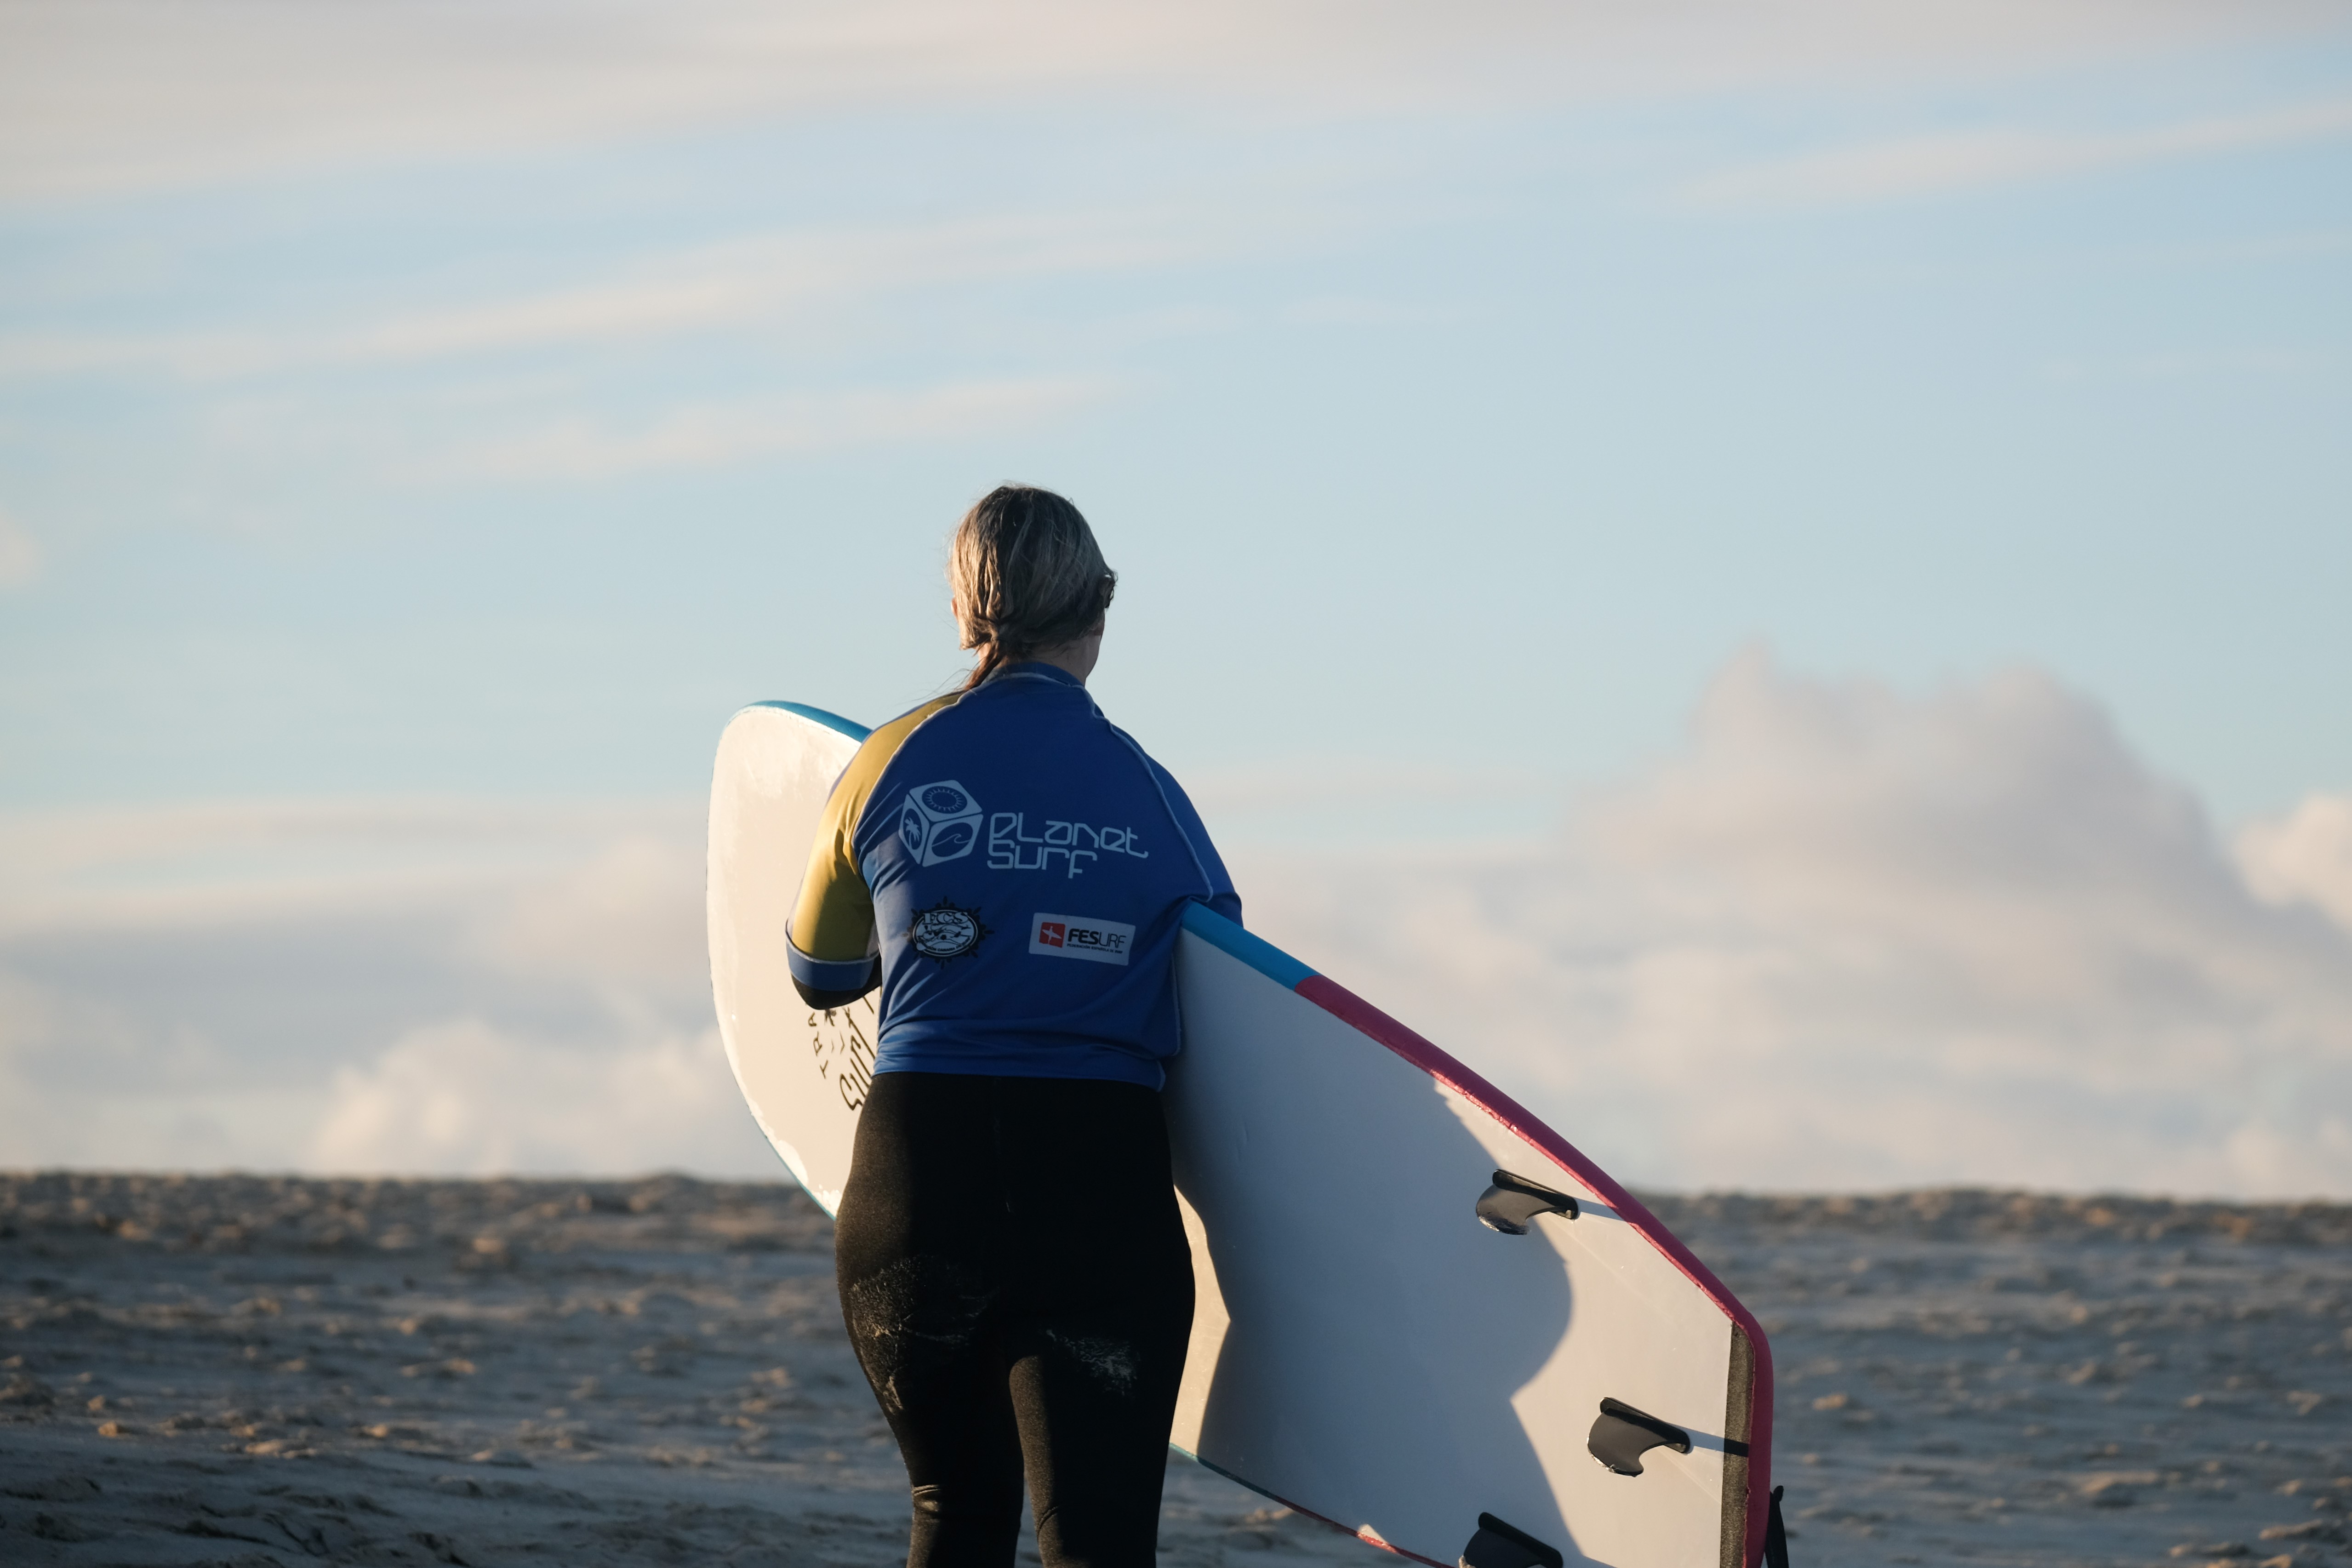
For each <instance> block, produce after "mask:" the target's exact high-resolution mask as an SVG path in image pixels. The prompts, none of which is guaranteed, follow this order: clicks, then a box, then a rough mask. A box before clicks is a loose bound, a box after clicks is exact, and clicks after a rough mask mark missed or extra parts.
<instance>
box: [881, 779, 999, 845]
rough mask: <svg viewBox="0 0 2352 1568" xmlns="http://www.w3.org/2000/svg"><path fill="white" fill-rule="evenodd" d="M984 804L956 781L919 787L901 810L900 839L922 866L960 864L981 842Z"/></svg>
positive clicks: (899, 822)
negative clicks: (943, 862) (982, 805)
mask: <svg viewBox="0 0 2352 1568" xmlns="http://www.w3.org/2000/svg"><path fill="white" fill-rule="evenodd" d="M980 819H981V809H980V802H979V801H977V800H973V799H972V798H971V790H969V789H965V788H964V787H963V786H962V785H961V784H959V783H957V782H956V781H955V780H954V779H940V781H939V782H938V783H936V784H918V785H916V786H915V787H914V788H913V789H909V790H908V791H907V799H906V800H905V802H904V803H903V804H902V805H900V806H899V808H898V837H899V838H900V839H901V840H903V841H905V842H906V845H907V852H908V854H910V855H913V856H914V857H915V863H916V864H918V865H938V864H939V863H940V862H942V861H960V860H961V859H963V857H964V856H966V855H968V854H970V853H971V852H972V850H973V848H974V846H976V845H977V844H978V843H979V842H980Z"/></svg>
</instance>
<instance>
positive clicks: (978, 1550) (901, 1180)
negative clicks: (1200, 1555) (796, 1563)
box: [834, 1072, 1192, 1568]
mask: <svg viewBox="0 0 2352 1568" xmlns="http://www.w3.org/2000/svg"><path fill="white" fill-rule="evenodd" d="M834 1251H835V1259H836V1260H837V1264H838V1270H839V1275H840V1281H841V1311H842V1317H843V1319H844V1321H845V1322H846V1323H847V1324H848V1327H849V1337H850V1343H852V1344H853V1345H855V1346H856V1351H857V1359H858V1361H859V1364H861V1365H863V1366H864V1367H865V1369H866V1381H867V1382H869V1383H871V1384H872V1385H874V1396H875V1398H876V1399H877V1400H878V1401H879V1402H880V1403H881V1406H882V1413H883V1415H884V1416H886V1417H887V1418H888V1420H889V1423H890V1430H891V1431H892V1432H893V1433H894V1434H895V1435H896V1436H897V1437H898V1449H899V1452H900V1453H901V1454H903V1455H904V1456H905V1457H906V1461H907V1477H908V1482H909V1483H910V1484H911V1485H912V1487H913V1489H914V1533H913V1538H912V1544H911V1547H910V1549H909V1552H908V1563H909V1564H910V1568H1010V1565H1011V1563H1012V1562H1013V1550H1014V1547H1015V1544H1016V1542H1017V1541H1018V1539H1019V1533H1020V1524H1021V1485H1022V1477H1023V1471H1024V1461H1025V1469H1026V1471H1027V1476H1028V1484H1029V1496H1030V1501H1031V1505H1032V1507H1033V1509H1034V1512H1035V1516H1036V1521H1037V1545H1038V1549H1039V1551H1040V1552H1041V1553H1042V1554H1043V1555H1044V1557H1045V1563H1046V1564H1047V1568H1151V1563H1152V1562H1153V1554H1154V1552H1155V1551H1156V1548H1157V1542H1158V1539H1159V1530H1160V1481H1161V1479H1162V1478H1163V1476H1164V1474H1165V1472H1166V1467H1167V1462H1168V1429H1169V1425H1170V1422H1171V1419H1172V1417H1173V1416H1174V1413H1175V1408H1176V1388H1177V1385H1178V1383H1179V1382H1180V1381H1181V1379H1182V1376H1183V1372H1184V1350H1185V1344H1186V1342H1187V1340H1188V1339H1189V1338H1190V1336H1191V1333H1192V1253H1191V1249H1190V1248H1189V1247H1188V1246H1187V1245H1186V1243H1185V1240H1184V1228H1183V1222H1182V1220H1181V1218H1179V1216H1178V1212H1177V1207H1176V1195H1175V1188H1174V1186H1173V1184H1172V1182H1171V1179H1170V1176H1169V1166H1168V1129H1167V1124H1166V1123H1165V1122H1164V1121H1163V1120H1162V1119H1161V1116H1160V1096H1159V1094H1158V1093H1157V1092H1154V1091H1152V1090H1150V1089H1145V1088H1141V1087H1139V1086H1138V1085H1135V1084H1131V1083H1111V1082H1097V1081H1093V1080H1074V1079H1059V1078H989V1077H978V1076H967V1075H964V1074H961V1073H939V1072H888V1073H884V1074H883V1075H882V1076H881V1077H879V1078H877V1079H876V1080H875V1081H874V1090H873V1092H872V1094H871V1095H870V1096H869V1097H868V1098H867V1100H866V1106H865V1110H864V1112H863V1113H862V1115H861V1117H860V1120H859V1122H858V1125H857V1145H856V1154H855V1155H854V1158H853V1160H852V1162H851V1166H850V1173H849V1186H848V1188H847V1190H846V1191H845V1192H844V1193H843V1194H842V1198H841V1214H840V1217H839V1224H838V1228H837V1229H836V1231H835V1238H834Z"/></svg>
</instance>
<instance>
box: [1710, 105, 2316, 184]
mask: <svg viewBox="0 0 2352 1568" xmlns="http://www.w3.org/2000/svg"><path fill="white" fill-rule="evenodd" d="M2347 134H2352V99H2329V100H2326V101H2325V102H2319V103H2310V104H2302V105H2298V106H2296V107H2294V108H2292V109H2282V110H2272V111H2270V112H2268V113H2263V114H2250V115H2241V116H2236V117H2233V118H2210V119H2201V120H2188V121H2184V122H2182V123H2180V124H2178V125H2168V126H2158V127H2156V128H2154V129H2152V130H2146V131H2126V132H2120V133H2095V132H2086V133H2075V134H2061V133H2053V132H2045V131H2020V130H2013V129H1994V130H1987V131H1965V132H1958V133H1954V134H1948V135H1938V136H1916V137H1906V138H1904V139H1901V140H1898V141H1879V142H1872V143H1867V144H1864V145H1862V146H1856V147H1841V148H1836V149H1833V150H1832V151H1830V152H1816V153H1811V154H1808V155H1807V156H1804V157H1801V158H1792V159H1788V160H1784V161H1781V162H1769V163H1759V164H1754V165H1750V166H1748V167H1747V168H1741V169H1732V170H1727V171H1725V172H1721V173H1717V174H1711V175H1708V176H1706V178H1704V179H1701V180H1698V181H1696V182H1694V183H1691V184H1689V185H1687V186H1685V188H1684V191H1683V195H1684V198H1685V200H1687V201H1690V202H1692V203H1694V204H1698V205H1702V206H1715V207H1811V206H1830V205H1839V204H1851V203H1865V202H1881V201H1888V200H1892V199H1895V198H1898V197H1904V196H1920V195H1930V194H1935V193H1941V192H1945V191H1952V190H1961V189H1967V188H1970V187H1977V186H1984V185H2005V184H2013V183H2020V182H2022V181H2028V180H2047V179H2055V178H2058V177H2061V176H2063V175H2068V174H2083V173H2089V172H2093V171H2095V170H2102V169H2113V168H2121V167H2126V166H2128V165H2131V164H2137V163H2152V162H2163V161H2168V160H2173V159H2179V158H2190V157H2200V156H2207V155H2210V154H2213V153H2220V152H2242V151H2246V150H2249V149H2252V148H2259V147H2276V146H2283V145H2287V144H2291V143H2294V142H2299V141H2320V140H2324V139H2328V138H2334V137H2340V136H2344V135H2347Z"/></svg>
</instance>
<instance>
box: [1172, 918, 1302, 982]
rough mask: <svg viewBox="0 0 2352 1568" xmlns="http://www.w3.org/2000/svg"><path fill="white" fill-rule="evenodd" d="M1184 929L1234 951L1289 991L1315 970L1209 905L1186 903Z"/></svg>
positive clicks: (1207, 941) (1212, 943)
mask: <svg viewBox="0 0 2352 1568" xmlns="http://www.w3.org/2000/svg"><path fill="white" fill-rule="evenodd" d="M1184 929H1185V930H1187V931H1190V932H1191V933H1192V935H1193V936H1198V937H1199V938H1200V939H1201V940H1202V941H1203V942H1206V943H1207V944H1209V946H1212V947H1215V948H1219V949H1221V950H1223V952H1226V953H1230V954H1232V955H1233V956H1234V957H1236V958H1239V959H1240V960H1241V961H1242V962H1243V963H1244V964H1247V965H1248V966H1249V967H1251V968H1253V969H1255V970H1256V971H1257V972H1258V973H1259V974H1261V975H1264V976H1265V977H1266V978H1267V979H1269V980H1272V981H1273V982H1274V983H1275V984H1276V985H1277V986H1280V987H1281V988H1283V989H1284V990H1286V991H1295V990H1297V988H1298V982H1299V981H1301V980H1311V979H1313V978H1314V977H1315V971H1314V970H1312V969H1310V968H1308V967H1307V966H1306V965H1304V964H1302V963H1300V962H1299V961H1298V960H1297V959H1296V958H1294V957H1292V956H1290V955H1289V954H1287V953H1286V952H1284V951H1283V950H1282V949H1281V948H1279V947H1277V946H1275V945H1274V944H1273V943H1271V942H1269V941H1267V940H1266V939H1265V937H1263V936H1251V935H1250V934H1249V933H1248V932H1246V931H1244V930H1243V929H1242V928H1241V927H1240V926H1238V925H1234V923H1233V922H1232V921H1230V920H1228V919H1226V918H1225V917H1224V916H1223V915H1220V914H1218V913H1217V912H1216V911H1215V910H1213V909H1211V908H1210V907H1209V906H1208V905H1207V904H1186V905H1185V906H1184Z"/></svg>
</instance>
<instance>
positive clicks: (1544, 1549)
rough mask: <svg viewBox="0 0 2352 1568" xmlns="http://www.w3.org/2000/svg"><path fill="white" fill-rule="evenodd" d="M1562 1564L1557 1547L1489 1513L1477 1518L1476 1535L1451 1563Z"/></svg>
mask: <svg viewBox="0 0 2352 1568" xmlns="http://www.w3.org/2000/svg"><path fill="white" fill-rule="evenodd" d="M1562 1561H1563V1560H1562V1558H1561V1557H1560V1554H1559V1548H1558V1547H1556V1546H1546V1545H1545V1544H1544V1543H1543V1542H1540V1541H1538V1540H1537V1539H1536V1538H1535V1537H1534V1536H1532V1535H1529V1534H1528V1532H1527V1531H1524V1530H1521V1529H1519V1528H1518V1527H1517V1525H1511V1524H1505V1523H1504V1522H1503V1521H1501V1520H1499V1519H1496V1517H1495V1516H1494V1515H1493V1514H1491V1513H1482V1514H1480V1515H1479V1516H1478V1533H1477V1534H1475V1535H1474V1536H1472V1537H1471V1538H1470V1544H1469V1545H1467V1546H1465V1547H1464V1548H1463V1549H1462V1555H1461V1556H1460V1557H1458V1558H1456V1559H1455V1560H1454V1562H1455V1564H1456V1568H1561V1563H1562Z"/></svg>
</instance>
